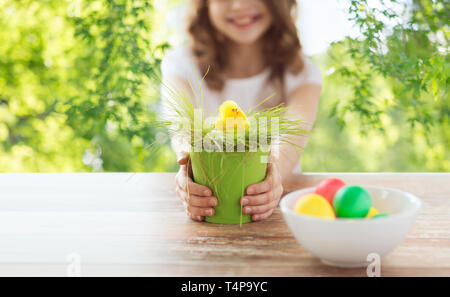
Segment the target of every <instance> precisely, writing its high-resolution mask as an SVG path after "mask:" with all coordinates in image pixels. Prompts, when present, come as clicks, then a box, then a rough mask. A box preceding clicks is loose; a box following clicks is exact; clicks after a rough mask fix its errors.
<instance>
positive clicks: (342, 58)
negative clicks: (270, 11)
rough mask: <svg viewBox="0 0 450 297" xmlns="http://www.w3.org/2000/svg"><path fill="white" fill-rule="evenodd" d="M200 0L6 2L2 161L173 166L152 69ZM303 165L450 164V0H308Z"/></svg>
mask: <svg viewBox="0 0 450 297" xmlns="http://www.w3.org/2000/svg"><path fill="white" fill-rule="evenodd" d="M188 1H189V0H169V1H163V0H155V1H136V0H135V1H131V0H129V1H126V0H109V1H108V0H99V1H87V0H83V1H82V0H65V1H63V0H41V1H31V0H21V1H17V0H0V26H1V28H2V31H1V33H0V172H91V171H94V172H98V171H130V172H141V171H175V170H177V165H176V163H175V155H174V153H173V152H172V151H171V149H170V147H169V146H168V145H167V144H165V145H163V144H158V145H156V146H157V148H155V145H152V144H153V143H155V141H157V140H158V143H162V141H161V140H165V139H167V137H166V134H165V133H164V131H160V130H158V129H156V128H155V127H154V125H152V123H154V120H155V117H156V115H157V112H158V108H159V86H158V84H157V80H155V79H154V77H155V75H156V76H157V75H158V74H159V65H160V62H161V59H162V58H163V57H164V52H165V51H166V50H167V49H168V48H170V47H176V46H179V45H181V44H184V43H185V42H186V40H187V38H186V35H185V34H184V27H183V24H184V16H185V13H186V4H187V2H188ZM298 4H299V11H298V28H299V34H300V38H301V41H302V44H303V47H304V51H305V53H306V54H307V55H308V56H309V57H311V59H313V60H314V61H315V62H316V63H317V64H318V65H319V67H320V68H321V70H322V74H323V80H324V88H323V92H322V95H321V99H320V107H319V113H318V116H317V122H316V124H315V127H314V130H313V132H312V134H311V137H310V140H309V142H308V145H307V147H306V149H305V151H304V152H303V155H302V159H301V165H302V169H303V171H309V172H312V171H319V172H320V171H331V172H333V171H341V172H346V171H361V172H363V171H374V172H376V171H422V172H435V171H445V172H449V171H450V96H449V92H448V88H449V85H450V79H449V77H450V75H449V72H450V67H449V66H450V65H449V64H450V63H449V60H450V58H449V55H448V53H449V42H448V40H449V37H450V28H449V19H450V3H449V1H437V0H436V1H435V0H385V1H383V0H374V1H370V0H359V1H356V0H355V1H353V0H320V1H317V0H299V1H298Z"/></svg>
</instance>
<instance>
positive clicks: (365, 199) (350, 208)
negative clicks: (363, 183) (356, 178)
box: [333, 186, 372, 218]
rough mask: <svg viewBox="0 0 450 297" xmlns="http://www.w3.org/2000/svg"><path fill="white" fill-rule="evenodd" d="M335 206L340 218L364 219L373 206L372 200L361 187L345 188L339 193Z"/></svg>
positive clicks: (334, 201) (334, 202) (335, 198)
mask: <svg viewBox="0 0 450 297" xmlns="http://www.w3.org/2000/svg"><path fill="white" fill-rule="evenodd" d="M333 206H334V210H335V212H336V215H337V216H338V217H340V218H364V217H365V216H366V215H367V214H368V213H369V210H370V207H371V206H372V198H371V197H370V194H369V193H368V192H367V191H366V190H365V189H363V188H362V187H360V186H345V187H342V188H341V189H339V191H337V193H336V195H335V196H334V200H333Z"/></svg>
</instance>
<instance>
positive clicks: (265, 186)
mask: <svg viewBox="0 0 450 297" xmlns="http://www.w3.org/2000/svg"><path fill="white" fill-rule="evenodd" d="M271 189H272V181H271V180H270V178H269V175H267V177H266V179H265V180H263V181H262V182H260V183H257V184H254V185H251V186H249V187H248V188H247V195H255V194H260V193H264V192H268V191H270V190H271Z"/></svg>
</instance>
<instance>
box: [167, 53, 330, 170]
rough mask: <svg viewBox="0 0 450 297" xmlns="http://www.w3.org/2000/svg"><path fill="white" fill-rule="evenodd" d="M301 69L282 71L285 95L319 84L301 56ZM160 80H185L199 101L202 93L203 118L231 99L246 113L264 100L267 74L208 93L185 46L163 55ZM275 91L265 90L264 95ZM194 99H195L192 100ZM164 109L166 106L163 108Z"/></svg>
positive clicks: (318, 74)
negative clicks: (174, 77) (262, 93)
mask: <svg viewBox="0 0 450 297" xmlns="http://www.w3.org/2000/svg"><path fill="white" fill-rule="evenodd" d="M304 61H305V67H304V68H303V70H302V71H301V72H300V73H299V74H292V73H290V72H289V71H286V74H285V78H284V79H285V80H284V81H285V90H286V95H287V96H288V98H289V96H290V94H291V93H292V92H293V91H295V90H296V89H297V88H298V87H300V86H302V85H304V84H318V85H322V74H321V72H320V69H319V67H317V65H316V64H314V63H313V62H312V61H311V60H309V59H308V58H306V57H304ZM161 73H162V80H163V82H164V83H166V84H168V85H169V86H170V83H169V82H168V81H167V79H168V78H169V77H171V76H177V77H179V78H183V79H186V80H187V81H188V82H190V83H191V85H192V87H193V90H192V91H193V92H194V95H195V96H196V97H197V98H200V87H201V88H202V91H203V102H204V109H205V116H207V117H208V116H214V115H216V114H217V110H218V107H219V106H220V104H221V103H222V102H223V101H225V100H234V101H236V103H238V104H239V106H240V107H241V108H242V110H244V111H246V110H249V109H251V108H253V107H254V106H255V105H257V104H258V103H260V102H261V100H263V99H264V98H260V96H261V90H262V89H263V88H264V87H266V84H267V78H268V76H269V74H270V69H266V70H264V71H263V72H261V73H259V74H257V75H254V76H251V77H248V78H239V79H227V80H226V81H225V85H224V88H223V90H222V91H216V90H211V89H209V88H208V86H207V84H206V83H202V81H201V78H202V74H201V73H200V70H199V68H198V66H197V64H196V62H195V59H194V57H193V55H192V53H191V51H190V49H189V48H188V47H187V46H184V47H179V48H176V49H171V50H169V51H168V52H167V54H166V56H165V57H164V59H163V61H162V64H161ZM273 92H275V90H273V91H271V90H270V89H269V93H268V95H270V94H271V93H273ZM161 93H162V97H163V98H162V99H163V101H164V97H165V96H167V93H166V92H165V91H164V88H162V92H161ZM194 100H196V99H195V98H194ZM166 108H167V106H166ZM300 171H301V168H300V165H299V164H298V166H297V167H296V168H295V169H294V172H300Z"/></svg>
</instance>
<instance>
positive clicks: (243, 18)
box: [227, 14, 262, 29]
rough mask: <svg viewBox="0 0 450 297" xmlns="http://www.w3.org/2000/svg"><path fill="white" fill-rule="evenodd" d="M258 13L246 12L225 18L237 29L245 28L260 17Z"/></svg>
mask: <svg viewBox="0 0 450 297" xmlns="http://www.w3.org/2000/svg"><path fill="white" fill-rule="evenodd" d="M261 17H262V16H261V15H260V14H246V15H239V16H235V17H229V18H227V22H228V23H230V24H232V25H233V26H235V27H237V28H239V29H245V28H248V27H250V26H252V25H253V24H255V23H256V22H258V21H259V20H260V19H261Z"/></svg>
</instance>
